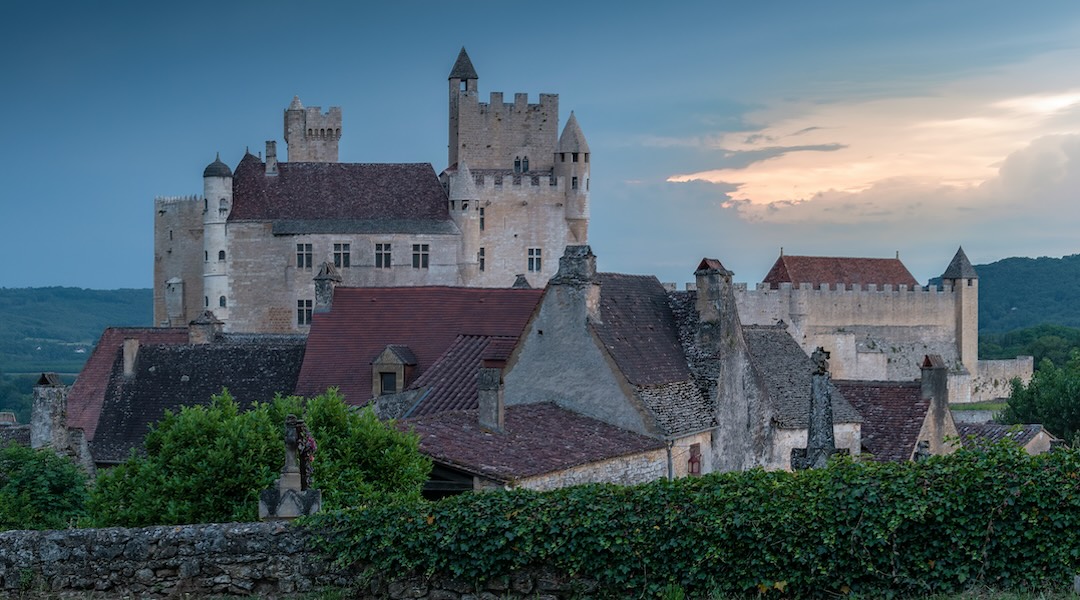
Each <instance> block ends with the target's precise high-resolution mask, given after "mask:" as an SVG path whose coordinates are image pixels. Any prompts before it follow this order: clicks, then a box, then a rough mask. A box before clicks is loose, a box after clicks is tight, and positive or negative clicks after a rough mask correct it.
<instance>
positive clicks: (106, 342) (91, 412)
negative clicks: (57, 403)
mask: <svg viewBox="0 0 1080 600" xmlns="http://www.w3.org/2000/svg"><path fill="white" fill-rule="evenodd" d="M127 338H136V339H138V340H139V344H140V345H149V344H186V343H187V342H188V330H187V328H186V327H168V328H166V327H158V328H150V327H109V328H108V329H106V330H105V331H104V332H102V334H101V338H100V339H99V340H98V343H97V346H95V347H94V351H93V352H92V353H91V354H90V358H89V359H88V360H87V361H86V364H85V365H83V369H82V372H80V373H79V377H78V378H77V379H75V383H74V385H72V386H71V390H70V391H69V392H68V401H67V411H68V412H67V423H68V427H81V428H82V430H83V431H84V432H85V433H86V439H87V440H88V441H92V440H93V439H94V434H95V432H96V431H97V426H98V421H99V419H100V417H101V407H102V405H103V404H104V402H105V392H106V389H107V388H108V386H109V378H110V377H111V376H112V372H113V366H114V365H115V364H116V363H117V361H123V355H122V353H121V349H122V348H123V346H124V340H125V339H127Z"/></svg>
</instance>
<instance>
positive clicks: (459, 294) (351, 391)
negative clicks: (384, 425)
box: [297, 286, 543, 405]
mask: <svg viewBox="0 0 1080 600" xmlns="http://www.w3.org/2000/svg"><path fill="white" fill-rule="evenodd" d="M542 294H543V290H515V289H493V288H460V287H441V286H420V287H399V288H346V287H338V288H336V289H335V290H334V301H333V307H332V308H331V310H330V311H328V312H325V313H316V314H315V315H314V316H313V319H312V325H311V332H310V333H309V334H308V342H307V354H306V355H305V357H304V365H303V367H302V368H301V370H300V380H299V382H298V383H297V393H298V394H301V395H305V396H307V395H315V394H320V393H322V392H323V391H325V390H326V388H328V387H331V386H337V387H339V388H340V390H341V392H342V393H343V394H344V395H345V399H346V401H348V402H349V403H350V404H354V405H363V404H366V403H367V402H368V400H370V399H371V361H372V359H374V358H375V357H376V356H378V355H379V353H381V352H382V351H383V349H385V348H386V346H387V345H390V344H398V345H404V346H408V347H409V349H410V350H411V351H412V353H413V355H414V356H415V358H416V367H415V370H414V371H413V374H414V376H415V377H417V378H419V377H422V376H423V375H424V373H425V371H427V369H429V368H430V367H431V366H432V365H433V364H434V363H435V362H436V360H438V359H439V358H440V357H442V356H443V354H444V353H446V351H447V350H448V349H449V348H450V347H451V346H452V345H454V343H455V341H457V339H458V336H462V335H473V336H495V337H509V338H513V339H515V340H516V339H517V338H518V336H520V335H521V331H522V329H524V327H525V323H526V322H527V321H528V319H529V316H530V315H532V312H533V310H534V309H535V308H536V305H537V302H539V300H540V296H541V295H542ZM476 367H477V368H478V367H479V365H476ZM414 381H415V380H414ZM410 385H411V383H410Z"/></svg>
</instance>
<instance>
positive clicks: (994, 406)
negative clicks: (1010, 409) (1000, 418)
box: [949, 400, 1006, 412]
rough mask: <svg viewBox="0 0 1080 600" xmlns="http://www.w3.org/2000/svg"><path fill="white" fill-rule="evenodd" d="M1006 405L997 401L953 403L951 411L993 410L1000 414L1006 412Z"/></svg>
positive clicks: (950, 406) (950, 407)
mask: <svg viewBox="0 0 1080 600" xmlns="http://www.w3.org/2000/svg"><path fill="white" fill-rule="evenodd" d="M1005 406H1006V403H1005V402H999V401H996V400H988V401H985V402H962V403H953V404H950V405H949V410H954V411H963V410H992V411H994V412H1000V411H1002V410H1005Z"/></svg>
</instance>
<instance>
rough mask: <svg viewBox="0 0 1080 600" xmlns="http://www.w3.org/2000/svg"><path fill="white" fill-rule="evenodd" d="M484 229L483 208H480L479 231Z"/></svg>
mask: <svg viewBox="0 0 1080 600" xmlns="http://www.w3.org/2000/svg"><path fill="white" fill-rule="evenodd" d="M483 230H484V209H483V208H481V209H480V231H483Z"/></svg>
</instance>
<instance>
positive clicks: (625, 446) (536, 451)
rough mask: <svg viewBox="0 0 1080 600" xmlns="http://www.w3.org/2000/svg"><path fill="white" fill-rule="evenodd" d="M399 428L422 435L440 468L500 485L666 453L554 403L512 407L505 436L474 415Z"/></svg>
mask: <svg viewBox="0 0 1080 600" xmlns="http://www.w3.org/2000/svg"><path fill="white" fill-rule="evenodd" d="M400 424H401V426H402V427H405V428H412V429H414V430H415V431H416V433H417V434H419V435H420V451H421V452H423V453H424V454H426V455H428V456H430V457H431V458H432V459H433V460H435V461H436V462H440V463H443V464H446V465H450V466H452V467H456V468H458V469H461V470H463V471H467V472H469V473H473V474H475V475H481V476H483V477H486V478H489V479H494V480H496V481H501V482H513V481H517V480H520V479H524V478H527V477H535V476H537V475H543V474H546V473H554V472H557V471H562V470H565V469H569V468H572V467H576V466H580V465H585V464H589V463H594V462H597V461H602V460H607V459H611V458H617V457H619V456H626V455H630V454H638V453H641V452H647V451H650V450H658V449H660V448H663V447H664V442H663V441H661V440H658V439H655V438H649V437H645V436H643V435H640V434H637V433H633V432H630V431H626V430H623V429H619V428H618V427H614V426H612V425H608V424H606V423H602V422H600V421H597V420H594V419H590V418H588V417H584V416H582V415H579V414H577V413H573V412H570V411H568V410H565V409H562V408H559V407H557V406H555V405H554V404H550V403H539V404H523V405H517V406H509V407H507V409H506V419H505V432H504V433H492V432H489V431H486V430H484V429H482V428H481V427H480V425H479V424H478V423H477V416H476V412H475V411H458V412H447V413H439V414H435V415H429V416H426V417H422V418H418V419H406V420H404V421H401V422H400Z"/></svg>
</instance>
